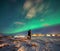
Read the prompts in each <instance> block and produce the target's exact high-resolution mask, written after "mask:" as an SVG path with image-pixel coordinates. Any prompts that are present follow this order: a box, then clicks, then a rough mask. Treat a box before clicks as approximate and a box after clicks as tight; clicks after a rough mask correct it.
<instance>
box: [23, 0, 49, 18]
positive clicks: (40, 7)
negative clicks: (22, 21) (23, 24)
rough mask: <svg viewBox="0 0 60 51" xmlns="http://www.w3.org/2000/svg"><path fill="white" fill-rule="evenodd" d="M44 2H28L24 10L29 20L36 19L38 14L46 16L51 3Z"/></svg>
mask: <svg viewBox="0 0 60 51" xmlns="http://www.w3.org/2000/svg"><path fill="white" fill-rule="evenodd" d="M43 1H44V0H26V1H25V3H24V5H23V9H24V11H25V12H24V11H23V12H24V13H26V17H25V18H27V19H31V18H34V17H36V15H37V14H36V13H38V14H42V15H43V14H46V13H47V10H48V8H49V3H43Z"/></svg>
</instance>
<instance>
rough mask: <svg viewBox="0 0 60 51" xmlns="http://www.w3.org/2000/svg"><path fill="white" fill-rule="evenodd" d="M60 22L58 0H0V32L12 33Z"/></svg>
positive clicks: (59, 1)
mask: <svg viewBox="0 0 60 51" xmlns="http://www.w3.org/2000/svg"><path fill="white" fill-rule="evenodd" d="M58 24H60V0H0V33H5V34H13V33H18V32H23V31H27V30H29V29H32V30H33V29H38V28H43V27H46V26H48V27H49V26H54V25H58Z"/></svg>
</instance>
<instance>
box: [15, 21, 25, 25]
mask: <svg viewBox="0 0 60 51" xmlns="http://www.w3.org/2000/svg"><path fill="white" fill-rule="evenodd" d="M14 24H19V25H25V23H23V22H15V23H14Z"/></svg>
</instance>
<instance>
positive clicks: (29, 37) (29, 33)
mask: <svg viewBox="0 0 60 51" xmlns="http://www.w3.org/2000/svg"><path fill="white" fill-rule="evenodd" d="M28 39H31V30H29V31H28Z"/></svg>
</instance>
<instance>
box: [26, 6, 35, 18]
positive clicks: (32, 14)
mask: <svg viewBox="0 0 60 51" xmlns="http://www.w3.org/2000/svg"><path fill="white" fill-rule="evenodd" d="M35 15H36V9H35V8H34V7H33V8H31V9H30V10H29V12H28V13H27V15H26V18H28V19H31V18H33V17H34V16H35Z"/></svg>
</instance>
